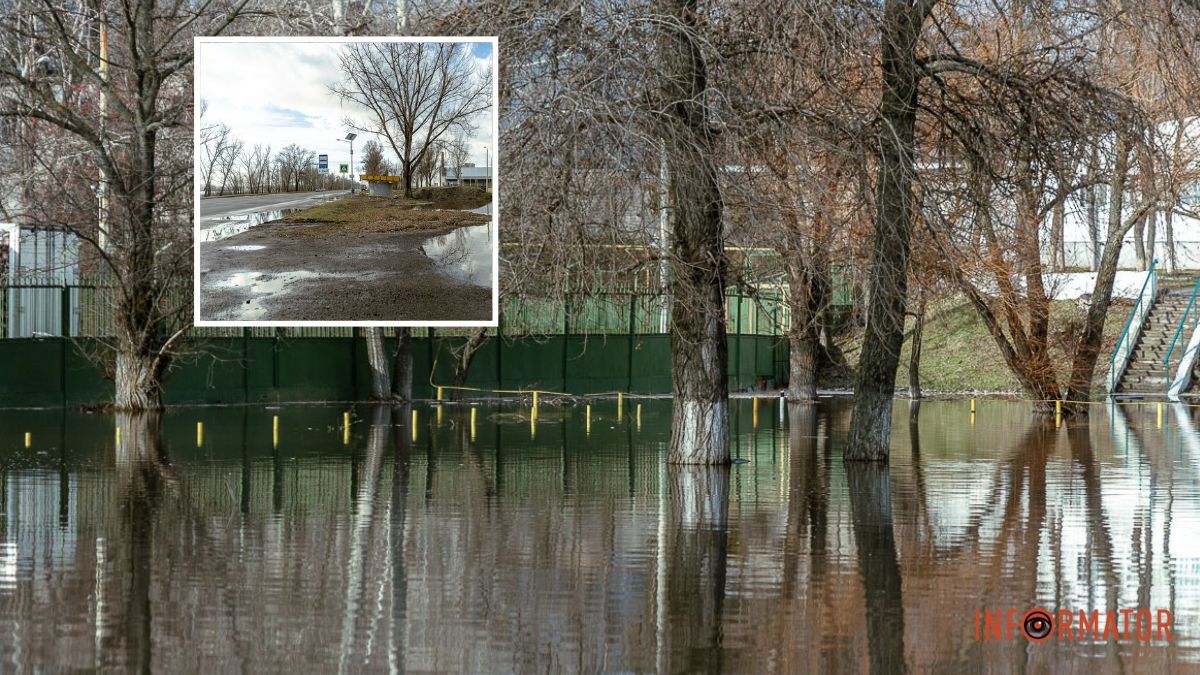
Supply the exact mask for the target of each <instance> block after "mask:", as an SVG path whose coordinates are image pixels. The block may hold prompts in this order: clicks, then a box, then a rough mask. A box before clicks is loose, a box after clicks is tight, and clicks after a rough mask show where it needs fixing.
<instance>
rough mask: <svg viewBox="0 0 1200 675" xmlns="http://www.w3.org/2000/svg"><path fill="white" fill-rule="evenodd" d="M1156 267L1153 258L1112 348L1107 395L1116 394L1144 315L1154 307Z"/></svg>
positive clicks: (1156, 283) (1138, 334)
mask: <svg viewBox="0 0 1200 675" xmlns="http://www.w3.org/2000/svg"><path fill="white" fill-rule="evenodd" d="M1157 266H1158V259H1157V258H1155V259H1154V260H1153V261H1151V262H1150V271H1149V272H1147V273H1146V280H1145V281H1143V282H1142V290H1141V291H1140V292H1139V293H1138V297H1137V300H1136V301H1135V302H1134V303H1133V309H1131V310H1129V319H1128V320H1127V321H1125V329H1124V330H1122V331H1121V336H1120V337H1118V338H1117V346H1115V347H1113V353H1112V357H1111V358H1110V359H1109V360H1108V393H1109V394H1113V393H1115V392H1116V390H1117V384H1118V383H1120V382H1121V376H1122V375H1124V374H1125V367H1126V366H1127V365H1129V357H1130V355H1132V354H1133V348H1134V347H1135V346H1136V345H1137V341H1138V337H1139V336H1140V335H1141V333H1142V325H1143V324H1145V323H1146V315H1147V314H1149V313H1150V308H1151V306H1153V305H1154V296H1155V295H1156V294H1157V293H1158V271H1157V270H1156V268H1157Z"/></svg>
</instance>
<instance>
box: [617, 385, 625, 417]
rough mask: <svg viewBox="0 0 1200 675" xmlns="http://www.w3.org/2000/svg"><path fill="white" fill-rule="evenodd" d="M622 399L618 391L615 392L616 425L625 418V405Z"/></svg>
mask: <svg viewBox="0 0 1200 675" xmlns="http://www.w3.org/2000/svg"><path fill="white" fill-rule="evenodd" d="M622 398H623V397H622V396H621V392H619V391H618V392H617V422H618V423H619V422H620V421H621V418H623V417H624V416H625V404H624V401H623V400H622Z"/></svg>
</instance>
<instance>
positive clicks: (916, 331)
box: [908, 293, 925, 401]
mask: <svg viewBox="0 0 1200 675" xmlns="http://www.w3.org/2000/svg"><path fill="white" fill-rule="evenodd" d="M924 332H925V294H924V293H921V302H920V304H919V305H918V307H917V313H916V317H915V321H914V322H913V330H912V341H911V342H910V344H909V354H908V397H909V398H911V399H912V400H914V401H917V400H920V398H921V334H922V333H924Z"/></svg>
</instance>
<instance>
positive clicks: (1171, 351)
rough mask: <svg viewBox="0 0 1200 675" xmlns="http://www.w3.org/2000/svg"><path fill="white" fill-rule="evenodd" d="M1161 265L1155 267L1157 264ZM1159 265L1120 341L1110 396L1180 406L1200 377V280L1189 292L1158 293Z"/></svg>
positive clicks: (1113, 363)
mask: <svg viewBox="0 0 1200 675" xmlns="http://www.w3.org/2000/svg"><path fill="white" fill-rule="evenodd" d="M1155 263H1157V261H1155ZM1155 267H1156V265H1155V264H1151V265H1150V271H1149V272H1148V273H1147V275H1146V281H1145V282H1144V283H1143V284H1142V290H1141V292H1140V293H1139V294H1138V298H1137V301H1136V302H1134V305H1133V309H1132V310H1131V311H1130V313H1129V319H1128V320H1127V321H1126V322H1125V328H1124V330H1123V331H1121V335H1120V337H1119V338H1117V346H1116V347H1115V348H1114V349H1113V354H1112V359H1111V360H1110V362H1109V373H1108V391H1109V394H1110V395H1120V396H1155V397H1158V396H1167V397H1169V398H1171V399H1173V400H1178V398H1179V395H1180V394H1181V393H1183V392H1186V391H1187V389H1188V388H1189V387H1190V385H1191V383H1192V382H1193V381H1195V380H1196V379H1197V377H1196V375H1200V368H1198V366H1200V359H1197V358H1196V356H1197V353H1198V352H1200V334H1197V330H1196V329H1197V325H1198V321H1200V305H1198V304H1197V303H1196V294H1197V292H1200V280H1198V281H1197V282H1196V285H1195V286H1194V287H1193V288H1192V293H1191V295H1190V296H1189V295H1187V293H1186V291H1182V292H1179V291H1173V292H1166V293H1163V294H1161V295H1160V294H1159V293H1158V276H1157V273H1156V271H1155Z"/></svg>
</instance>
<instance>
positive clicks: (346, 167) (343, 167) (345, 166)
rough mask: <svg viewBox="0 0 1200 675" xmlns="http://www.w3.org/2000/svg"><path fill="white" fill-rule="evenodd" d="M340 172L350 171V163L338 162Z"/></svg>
mask: <svg viewBox="0 0 1200 675" xmlns="http://www.w3.org/2000/svg"><path fill="white" fill-rule="evenodd" d="M338 173H350V165H349V164H338Z"/></svg>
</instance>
